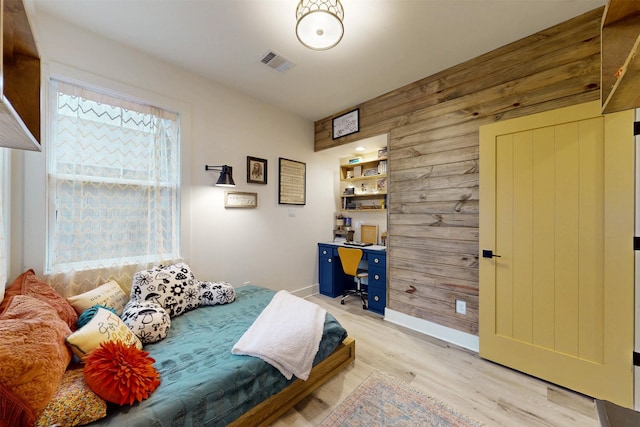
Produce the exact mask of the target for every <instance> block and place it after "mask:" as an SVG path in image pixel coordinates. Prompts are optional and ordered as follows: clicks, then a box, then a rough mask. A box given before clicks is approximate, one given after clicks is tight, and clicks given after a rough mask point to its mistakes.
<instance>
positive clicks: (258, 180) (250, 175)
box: [247, 156, 267, 184]
mask: <svg viewBox="0 0 640 427" xmlns="http://www.w3.org/2000/svg"><path fill="white" fill-rule="evenodd" d="M247 182H249V183H252V184H266V183H267V161H266V160H265V159H259V158H257V157H251V156H247Z"/></svg>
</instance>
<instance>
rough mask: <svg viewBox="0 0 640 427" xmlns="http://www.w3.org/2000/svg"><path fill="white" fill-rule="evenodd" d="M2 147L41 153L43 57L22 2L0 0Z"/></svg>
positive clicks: (0, 116)
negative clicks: (41, 69)
mask: <svg viewBox="0 0 640 427" xmlns="http://www.w3.org/2000/svg"><path fill="white" fill-rule="evenodd" d="M0 4H1V6H2V8H1V12H2V13H1V14H0V17H1V21H0V28H1V29H2V31H1V36H0V40H1V41H2V57H1V59H0V146H1V147H10V148H21V149H26V150H34V151H39V150H40V117H41V115H40V56H39V55H38V49H37V46H36V42H35V39H34V37H33V33H32V32H31V26H30V25H29V19H28V17H27V12H26V10H25V8H24V4H23V3H22V0H0Z"/></svg>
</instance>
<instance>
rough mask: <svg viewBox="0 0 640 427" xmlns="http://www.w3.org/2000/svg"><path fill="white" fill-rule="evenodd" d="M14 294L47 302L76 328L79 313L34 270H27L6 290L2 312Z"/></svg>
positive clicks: (65, 320)
mask: <svg viewBox="0 0 640 427" xmlns="http://www.w3.org/2000/svg"><path fill="white" fill-rule="evenodd" d="M14 295H29V296H32V297H34V298H36V299H39V300H41V301H44V302H46V303H47V304H49V305H50V306H51V307H53V308H54V309H55V310H56V312H57V313H58V316H59V317H60V319H62V320H63V321H64V322H65V323H66V324H67V325H69V327H70V328H71V330H72V331H73V330H75V329H76V322H77V320H78V314H77V313H76V312H75V310H74V309H73V307H71V305H70V304H69V302H67V300H66V299H64V298H63V297H62V296H61V295H59V294H58V293H57V292H56V291H55V289H53V288H52V287H51V285H49V284H48V283H46V282H43V281H42V280H40V279H38V277H37V276H36V274H35V273H34V271H33V270H27V271H25V272H24V273H22V274H21V275H20V276H18V277H17V278H16V280H14V281H13V283H11V285H9V287H8V288H7V289H6V291H5V295H4V300H3V301H2V303H1V304H0V313H2V310H4V309H5V308H6V307H7V304H8V302H9V299H10V298H11V297H12V296H14Z"/></svg>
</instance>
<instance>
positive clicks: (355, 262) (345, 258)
mask: <svg viewBox="0 0 640 427" xmlns="http://www.w3.org/2000/svg"><path fill="white" fill-rule="evenodd" d="M362 254H363V252H362V249H355V248H344V247H342V246H340V247H338V256H339V257H340V263H341V264H342V270H343V271H344V273H345V274H346V275H348V276H352V277H354V278H355V279H356V288H355V289H347V290H346V291H344V293H343V294H342V299H341V300H340V304H344V300H345V299H346V298H347V297H348V296H349V295H359V296H360V299H361V300H362V309H363V310H366V309H367V300H366V297H367V293H366V292H365V291H363V290H362V278H363V277H369V273H368V272H367V271H366V270H361V269H358V266H359V265H360V261H361V260H362Z"/></svg>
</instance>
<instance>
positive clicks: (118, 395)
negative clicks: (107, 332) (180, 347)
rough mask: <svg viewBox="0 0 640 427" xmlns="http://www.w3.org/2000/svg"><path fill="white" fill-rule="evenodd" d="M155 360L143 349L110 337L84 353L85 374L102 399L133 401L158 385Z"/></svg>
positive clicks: (129, 402)
mask: <svg viewBox="0 0 640 427" xmlns="http://www.w3.org/2000/svg"><path fill="white" fill-rule="evenodd" d="M154 362H155V360H154V359H153V358H151V357H149V353H147V352H146V351H142V350H139V349H137V348H135V347H134V346H128V345H125V344H123V343H121V342H118V341H109V342H105V343H102V344H101V345H100V347H99V348H97V349H96V350H95V351H94V352H93V353H91V354H90V355H89V357H87V363H86V364H85V366H84V378H85V380H86V381H87V384H89V387H91V389H92V390H93V391H94V392H95V393H96V394H97V395H98V396H100V397H102V398H103V399H104V400H106V401H108V402H113V403H117V404H118V405H124V404H129V405H132V404H133V403H134V402H140V401H142V400H144V399H146V398H148V397H149V396H150V395H151V393H153V392H154V391H155V390H156V388H158V386H159V385H160V374H159V373H158V371H157V370H156V368H155V367H154V366H153V363H154Z"/></svg>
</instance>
